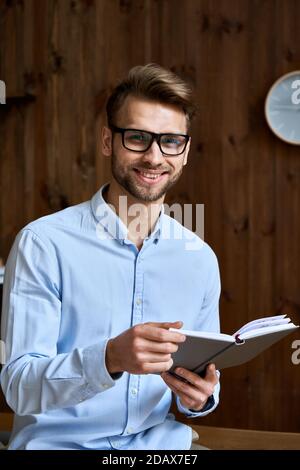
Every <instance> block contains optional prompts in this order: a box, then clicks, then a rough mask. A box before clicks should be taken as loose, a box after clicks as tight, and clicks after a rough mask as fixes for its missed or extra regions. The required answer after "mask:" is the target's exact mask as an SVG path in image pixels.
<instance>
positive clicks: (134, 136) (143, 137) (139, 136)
mask: <svg viewBox="0 0 300 470" xmlns="http://www.w3.org/2000/svg"><path fill="white" fill-rule="evenodd" d="M125 136H126V139H127V140H130V141H131V142H137V143H139V142H148V141H149V139H150V138H151V137H150V136H149V135H148V134H145V133H144V132H133V131H130V132H127V133H126V134H125Z"/></svg>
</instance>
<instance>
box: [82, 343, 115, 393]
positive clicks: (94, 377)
mask: <svg viewBox="0 0 300 470" xmlns="http://www.w3.org/2000/svg"><path fill="white" fill-rule="evenodd" d="M107 342H108V339H106V340H104V341H100V342H99V343H97V344H93V345H92V346H89V347H87V348H84V350H83V354H82V365H83V373H84V376H85V379H86V381H87V383H88V388H89V390H90V391H91V393H92V394H95V393H100V392H104V391H105V390H108V389H109V388H111V387H113V386H114V385H115V380H117V379H119V378H120V377H121V376H122V373H120V374H113V375H110V373H109V372H108V370H107V368H106V362H105V356H106V345H107Z"/></svg>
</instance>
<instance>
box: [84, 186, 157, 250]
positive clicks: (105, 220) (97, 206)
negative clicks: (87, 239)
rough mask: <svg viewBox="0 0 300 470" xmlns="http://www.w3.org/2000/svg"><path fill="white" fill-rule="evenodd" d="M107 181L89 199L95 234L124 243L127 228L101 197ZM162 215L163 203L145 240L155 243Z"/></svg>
mask: <svg viewBox="0 0 300 470" xmlns="http://www.w3.org/2000/svg"><path fill="white" fill-rule="evenodd" d="M108 186H109V183H105V184H104V185H103V186H101V188H100V189H99V190H98V191H97V192H96V194H94V196H93V197H92V199H91V207H92V211H93V214H94V217H95V219H96V220H97V222H98V223H97V236H101V238H103V236H104V237H105V238H111V239H112V238H114V239H117V240H118V241H119V242H121V243H124V240H126V239H127V234H128V229H127V227H126V225H125V224H124V222H123V221H122V220H121V219H120V217H119V216H118V215H117V214H116V212H115V211H114V209H113V207H112V206H110V205H109V204H107V203H106V201H105V200H104V198H103V192H104V191H105V190H106V189H107V187H108ZM163 215H164V205H163V204H162V205H161V210H160V214H159V217H158V220H157V221H156V224H155V226H154V229H153V230H152V232H151V234H150V235H149V237H146V239H145V240H146V241H148V240H151V241H153V242H155V243H157V242H158V240H159V239H160V237H161V233H162V219H163Z"/></svg>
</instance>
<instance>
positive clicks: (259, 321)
mask: <svg viewBox="0 0 300 470" xmlns="http://www.w3.org/2000/svg"><path fill="white" fill-rule="evenodd" d="M285 318H286V315H275V316H272V317H265V318H257V319H256V320H252V321H250V322H248V323H246V324H245V325H243V326H242V327H241V328H240V329H239V330H237V331H236V332H235V333H234V335H233V336H235V335H237V334H239V333H241V332H242V331H244V330H245V328H247V330H248V329H249V327H252V326H253V328H259V326H260V325H261V324H263V323H265V322H270V321H277V320H279V321H281V320H284V319H285ZM289 321H290V319H289Z"/></svg>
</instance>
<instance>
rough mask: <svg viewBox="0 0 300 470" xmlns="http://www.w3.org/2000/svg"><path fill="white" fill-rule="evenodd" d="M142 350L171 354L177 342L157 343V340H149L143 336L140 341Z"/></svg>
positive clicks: (175, 348)
mask: <svg viewBox="0 0 300 470" xmlns="http://www.w3.org/2000/svg"><path fill="white" fill-rule="evenodd" d="M141 345H142V347H143V350H144V351H148V352H158V353H162V354H172V353H174V352H176V351H177V350H178V346H177V344H174V343H159V342H157V341H150V340H148V339H145V338H143V342H142V343H141Z"/></svg>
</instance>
